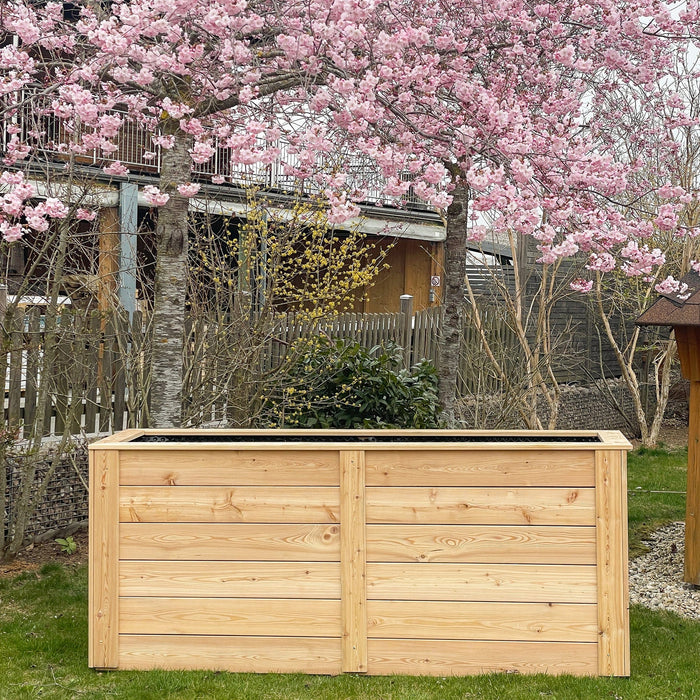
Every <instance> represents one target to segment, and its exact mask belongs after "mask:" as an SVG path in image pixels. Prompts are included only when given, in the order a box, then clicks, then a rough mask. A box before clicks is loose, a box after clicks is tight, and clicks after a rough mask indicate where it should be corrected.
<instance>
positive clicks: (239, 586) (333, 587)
mask: <svg viewBox="0 0 700 700" xmlns="http://www.w3.org/2000/svg"><path fill="white" fill-rule="evenodd" d="M119 573H120V593H121V595H123V596H166V597H168V596H191V597H202V598H206V597H231V598H243V597H245V598H337V599H340V564H339V563H338V562H301V563H299V562H278V561H275V562H269V561H256V562H250V561H244V562H228V561H224V562H222V561H122V562H121V565H120V571H119Z"/></svg>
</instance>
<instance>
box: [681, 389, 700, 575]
mask: <svg viewBox="0 0 700 700" xmlns="http://www.w3.org/2000/svg"><path fill="white" fill-rule="evenodd" d="M683 580H684V581H686V582H687V583H692V584H694V585H696V586H700V381H697V380H691V382H690V408H689V416H688V481H687V493H686V501H685V566H684V572H683Z"/></svg>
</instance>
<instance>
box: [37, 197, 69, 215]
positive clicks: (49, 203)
mask: <svg viewBox="0 0 700 700" xmlns="http://www.w3.org/2000/svg"><path fill="white" fill-rule="evenodd" d="M43 210H44V214H45V215H46V216H48V217H50V218H52V219H65V218H66V216H68V211H69V209H68V207H67V206H66V205H65V204H64V203H63V202H61V201H60V200H58V199H56V198H55V197H49V198H48V199H47V200H46V201H45V202H44V206H43Z"/></svg>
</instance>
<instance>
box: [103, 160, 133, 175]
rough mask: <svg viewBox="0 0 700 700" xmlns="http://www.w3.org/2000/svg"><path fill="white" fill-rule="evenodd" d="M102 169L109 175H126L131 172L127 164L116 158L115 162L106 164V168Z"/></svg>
mask: <svg viewBox="0 0 700 700" xmlns="http://www.w3.org/2000/svg"><path fill="white" fill-rule="evenodd" d="M102 170H104V172H105V173H107V175H119V176H124V175H128V174H129V169H128V168H127V167H126V166H125V165H122V163H121V162H120V161H118V160H115V161H114V163H110V164H109V165H106V166H105V167H104V168H102Z"/></svg>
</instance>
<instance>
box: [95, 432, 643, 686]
mask: <svg viewBox="0 0 700 700" xmlns="http://www.w3.org/2000/svg"><path fill="white" fill-rule="evenodd" d="M629 448H630V445H629V443H628V442H627V440H625V438H624V437H623V436H622V435H621V434H620V433H618V432H613V431H599V432H590V431H588V432H535V433H533V432H498V433H495V432H494V433H491V432H473V431H468V432H467V431H459V432H458V431H389V430H387V431H281V430H271V431H194V430H192V431H165V430H159V431H150V430H149V431H146V430H127V431H124V432H121V433H118V434H116V435H114V436H113V437H110V438H107V439H105V440H101V441H100V442H96V443H95V444H93V445H91V446H90V612H89V621H90V640H89V654H90V658H89V663H90V666H92V667H95V668H102V669H110V668H111V669H152V668H165V669H175V668H178V669H220V670H228V671H257V672H307V673H329V674H335V673H342V672H359V673H369V674H393V673H402V674H433V675H441V676H442V675H453V674H471V673H481V672H488V671H518V672H523V673H537V672H545V673H575V674H583V675H595V674H603V675H621V676H623V675H628V674H629V631H628V593H627V507H626V451H627V450H628V449H629Z"/></svg>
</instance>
